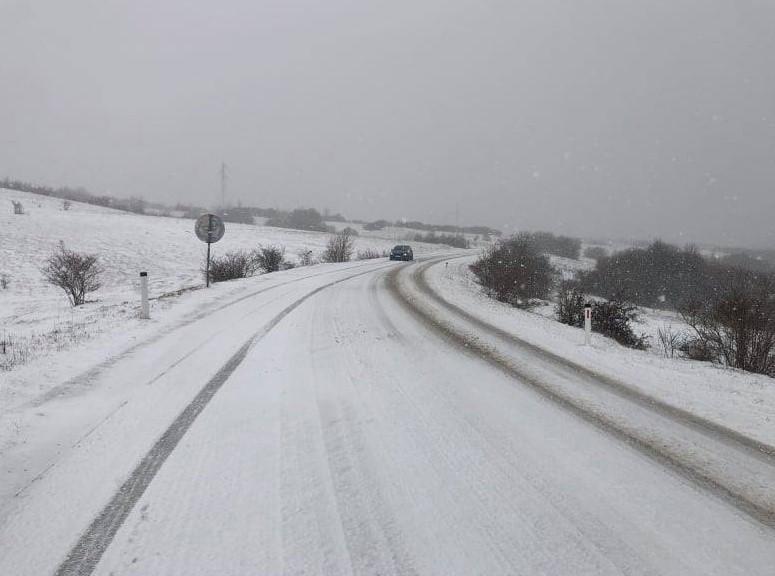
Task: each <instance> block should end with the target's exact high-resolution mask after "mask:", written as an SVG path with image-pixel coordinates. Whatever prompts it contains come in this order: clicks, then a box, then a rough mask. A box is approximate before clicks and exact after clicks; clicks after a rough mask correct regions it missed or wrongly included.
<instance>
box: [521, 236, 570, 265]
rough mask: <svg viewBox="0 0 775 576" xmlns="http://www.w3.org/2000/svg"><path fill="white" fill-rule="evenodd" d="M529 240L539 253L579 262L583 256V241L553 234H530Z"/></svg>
mask: <svg viewBox="0 0 775 576" xmlns="http://www.w3.org/2000/svg"><path fill="white" fill-rule="evenodd" d="M525 238H529V239H530V241H531V242H532V243H533V245H534V246H535V247H536V248H537V249H538V251H539V252H543V253H545V254H553V255H555V256H562V257H563V258H570V259H572V260H578V259H579V256H580V255H581V240H579V239H578V238H571V237H569V236H556V235H555V234H552V233H551V232H528V233H526V235H525Z"/></svg>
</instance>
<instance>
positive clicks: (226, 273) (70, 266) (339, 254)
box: [0, 228, 387, 306]
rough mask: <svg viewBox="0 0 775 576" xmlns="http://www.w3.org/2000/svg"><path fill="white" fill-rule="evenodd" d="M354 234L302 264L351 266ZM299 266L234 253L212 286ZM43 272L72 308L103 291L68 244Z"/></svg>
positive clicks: (93, 267)
mask: <svg viewBox="0 0 775 576" xmlns="http://www.w3.org/2000/svg"><path fill="white" fill-rule="evenodd" d="M352 232H353V231H352V230H350V229H347V228H346V229H344V230H342V231H341V232H339V233H337V234H333V235H332V236H331V237H330V238H329V239H328V242H327V244H326V248H325V250H324V251H323V253H322V254H321V255H320V258H319V259H315V258H314V257H313V254H312V251H311V250H302V251H301V252H299V254H298V260H299V264H300V265H302V266H309V265H311V264H315V263H317V262H348V261H350V259H351V258H352V257H353V253H354V238H353V233H352ZM385 256H387V252H386V251H382V252H380V251H377V250H372V249H367V250H361V251H359V252H358V254H357V258H358V259H359V260H366V259H371V258H382V257H385ZM294 266H295V264H294V263H293V262H290V261H288V260H286V258H285V247H283V246H259V247H258V248H256V249H254V250H233V251H230V252H226V253H225V254H223V255H221V256H217V257H215V258H211V259H210V267H209V277H210V281H211V282H224V281H226V280H233V279H236V278H248V277H250V276H253V275H254V274H257V273H262V274H267V273H270V272H277V271H278V270H286V269H289V268H293V267H294ZM41 272H42V274H43V276H44V278H45V279H46V281H48V282H49V283H50V284H52V285H54V286H57V287H58V288H61V289H62V290H63V291H64V292H65V294H66V295H67V298H68V300H69V301H70V304H71V305H73V306H80V305H82V304H84V303H85V302H86V296H87V295H88V294H89V293H91V292H94V291H96V290H98V289H99V288H100V287H101V281H100V278H101V275H102V273H103V268H102V265H101V264H100V262H99V258H98V256H97V255H95V254H84V253H79V252H75V251H73V250H69V249H68V248H66V247H65V244H64V242H60V243H59V245H58V246H57V249H56V250H54V252H53V253H52V254H51V255H50V256H49V258H48V259H47V260H46V263H45V265H44V266H43V268H42V269H41ZM0 285H2V288H3V289H5V288H7V286H8V278H7V275H5V274H2V275H0Z"/></svg>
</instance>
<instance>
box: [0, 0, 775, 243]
mask: <svg viewBox="0 0 775 576" xmlns="http://www.w3.org/2000/svg"><path fill="white" fill-rule="evenodd" d="M221 160H225V161H226V163H227V164H228V166H229V167H230V182H229V191H228V198H229V199H230V200H232V201H236V200H237V199H240V200H241V201H242V202H244V203H249V204H255V205H260V206H277V207H284V208H289V207H294V206H297V205H312V206H316V207H318V208H321V209H322V208H325V207H328V208H330V209H332V210H338V211H342V212H344V213H345V214H347V215H350V216H352V217H361V218H366V219H376V218H379V217H384V218H390V219H392V218H400V217H407V218H412V219H422V220H427V221H434V222H442V221H443V222H454V218H455V206H456V205H459V210H460V214H461V216H460V221H461V223H465V224H474V223H485V224H491V225H494V226H496V227H500V228H503V229H504V230H507V231H508V230H513V229H516V228H545V229H551V230H554V231H557V232H564V233H569V234H581V235H586V236H600V235H612V236H628V237H629V236H633V237H642V238H649V237H653V236H662V237H664V238H666V239H669V240H673V241H678V242H682V241H693V242H703V241H704V242H718V243H726V244H739V245H743V244H747V245H759V246H769V247H775V226H773V217H774V216H775V2H773V1H772V0H726V1H725V0H326V1H321V0H218V1H213V0H210V1H203V0H186V1H182V0H166V1H160V0H154V1H150V0H127V1H123V2H119V1H110V0H92V1H85V0H67V1H62V0H51V1H42V0H41V1H34V0H28V1H24V0H0V177H1V176H10V177H15V178H22V179H27V180H31V181H35V182H43V183H48V184H54V185H59V184H68V185H83V186H85V187H87V188H89V189H90V190H92V191H93V192H98V193H103V192H108V193H112V194H114V195H119V196H129V195H142V196H144V197H145V198H146V199H149V200H150V199H159V200H162V201H167V202H174V201H186V202H193V203H200V204H207V205H209V204H212V203H214V202H215V201H217V199H218V198H219V192H218V186H219V179H218V171H219V166H220V162H221Z"/></svg>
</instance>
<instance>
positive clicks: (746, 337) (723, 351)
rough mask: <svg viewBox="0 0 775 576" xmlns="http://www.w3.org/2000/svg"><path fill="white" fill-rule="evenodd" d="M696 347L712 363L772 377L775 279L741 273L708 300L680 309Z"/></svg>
mask: <svg viewBox="0 0 775 576" xmlns="http://www.w3.org/2000/svg"><path fill="white" fill-rule="evenodd" d="M682 314H683V317H684V320H685V321H686V322H687V324H689V326H690V327H691V328H692V330H693V331H694V334H695V337H696V342H694V345H695V347H699V348H700V350H702V351H705V352H706V353H707V356H709V358H710V359H711V360H713V361H715V362H720V363H723V364H726V365H727V366H732V367H734V368H740V369H741V370H746V371H748V372H756V373H758V374H767V375H770V376H775V279H773V277H771V276H766V275H757V274H754V273H748V274H746V273H744V272H743V271H740V272H739V273H738V277H737V278H735V279H734V280H733V281H732V282H731V283H730V285H729V286H728V287H727V288H726V290H724V291H723V292H721V293H720V294H719V295H718V296H716V297H714V298H712V299H711V300H709V301H703V302H699V301H695V302H692V303H690V304H689V305H687V306H686V307H684V309H683V310H682Z"/></svg>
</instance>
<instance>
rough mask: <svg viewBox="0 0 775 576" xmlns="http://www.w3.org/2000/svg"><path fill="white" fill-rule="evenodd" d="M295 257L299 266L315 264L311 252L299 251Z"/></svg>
mask: <svg viewBox="0 0 775 576" xmlns="http://www.w3.org/2000/svg"><path fill="white" fill-rule="evenodd" d="M296 255H297V256H298V257H299V266H311V265H312V264H314V263H315V259H314V258H313V257H312V250H299V251H298V252H297V253H296Z"/></svg>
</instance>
